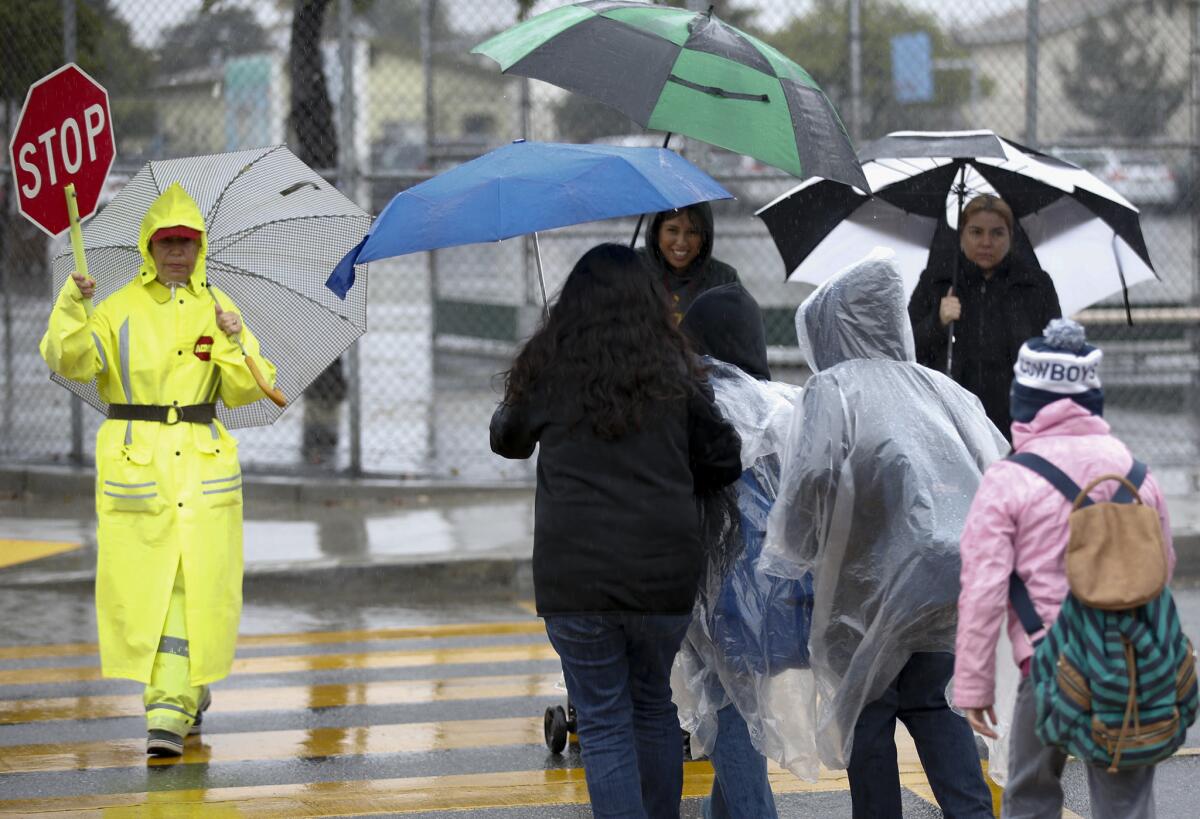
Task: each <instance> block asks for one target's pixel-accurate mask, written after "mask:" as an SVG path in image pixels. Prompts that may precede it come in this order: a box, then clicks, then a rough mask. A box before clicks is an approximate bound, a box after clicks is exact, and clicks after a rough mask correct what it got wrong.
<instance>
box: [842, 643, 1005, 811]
mask: <svg viewBox="0 0 1200 819" xmlns="http://www.w3.org/2000/svg"><path fill="white" fill-rule="evenodd" d="M953 674H954V655H953V654H948V653H944V652H937V653H932V652H919V653H917V654H914V655H912V657H910V658H909V660H908V662H907V663H905V665H904V668H903V669H901V671H900V675H899V676H898V677H896V679H895V680H894V681H893V682H892V684H891V685H890V686H888V688H887V690H886V691H884V693H883V696H882V697H880V698H879V699H877V700H875V701H874V702H871V703H868V704H867V706H866V707H865V708H863V711H862V714H860V715H859V717H858V722H857V723H855V726H854V747H853V748H852V749H851V753H850V766H849V769H848V770H847V773H848V774H849V779H850V798H851V800H852V801H853V804H854V817H855V819H860V817H861V819H892V818H893V817H894V819H901V817H902V812H901V809H900V768H899V763H898V762H897V760H896V720H897V719H899V720H900V721H901V722H903V723H904V727H905V728H907V729H908V733H909V734H910V735H911V736H912V738H913V741H914V742H915V743H916V746H917V754H918V755H920V757H921V765H922V766H923V767H924V768H925V775H926V777H928V779H929V784H930V786H931V787H932V788H933V795H934V796H935V797H937V801H938V805H939V806H940V807H941V809H942V813H943V814H945V816H946V817H947V819H960V817H978V819H992V796H991V793H990V792H989V791H988V786H987V783H986V782H985V781H984V779H983V768H982V767H981V766H980V764H979V752H978V750H976V747H975V736H974V734H973V733H972V732H971V726H969V725H968V724H967V721H966V720H965V719H964V718H962V717H960V716H959V715H958V714H956V713H954V712H953V711H951V710H950V705H949V704H948V703H947V702H946V685H947V683H949V682H950V677H951V676H952V675H953Z"/></svg>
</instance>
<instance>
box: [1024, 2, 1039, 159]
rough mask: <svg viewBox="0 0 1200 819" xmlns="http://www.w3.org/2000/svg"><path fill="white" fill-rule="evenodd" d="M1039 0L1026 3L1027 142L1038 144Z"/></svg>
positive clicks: (1027, 143) (1030, 145) (1035, 145)
mask: <svg viewBox="0 0 1200 819" xmlns="http://www.w3.org/2000/svg"><path fill="white" fill-rule="evenodd" d="M1038 36H1039V26H1038V0H1026V5H1025V144H1026V145H1028V146H1029V147H1031V148H1036V147H1037V144H1038V136H1037V133H1038V121H1037V109H1038Z"/></svg>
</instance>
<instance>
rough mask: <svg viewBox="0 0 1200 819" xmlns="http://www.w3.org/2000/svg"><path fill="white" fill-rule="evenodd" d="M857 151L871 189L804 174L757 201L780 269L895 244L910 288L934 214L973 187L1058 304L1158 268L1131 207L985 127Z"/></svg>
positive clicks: (942, 218)
mask: <svg viewBox="0 0 1200 819" xmlns="http://www.w3.org/2000/svg"><path fill="white" fill-rule="evenodd" d="M859 159H860V160H861V161H862V163H863V173H864V174H865V175H866V177H867V181H868V183H869V184H870V187H871V191H872V192H873V193H872V194H868V193H865V192H863V191H861V190H858V189H856V188H853V187H851V186H849V185H844V184H841V183H839V182H832V181H830V180H827V179H820V178H816V177H812V178H809V179H806V180H805V181H804V182H801V183H800V184H799V185H797V186H796V187H795V188H793V189H792V190H790V191H788V192H787V193H785V194H783V195H782V196H780V197H779V198H778V199H776V200H775V201H774V202H771V203H770V204H768V205H766V206H765V207H763V208H761V209H760V210H759V211H758V216H759V217H761V218H762V220H763V221H764V222H765V223H766V225H767V228H768V230H770V232H771V237H772V238H773V239H774V240H775V245H776V247H778V248H779V253H780V255H781V256H782V257H783V261H784V264H785V265H786V267H787V271H788V279H789V280H794V281H804V282H809V283H812V284H820V283H821V282H823V281H824V280H825V279H826V278H828V277H829V276H831V275H832V274H834V273H836V272H837V271H838V270H841V269H842V268H844V267H846V266H847V265H849V264H852V263H853V262H855V261H857V260H858V259H860V258H861V257H862V255H863V253H865V252H866V251H868V250H870V248H871V247H873V246H876V245H878V246H883V247H888V248H891V249H892V250H893V251H894V252H895V254H896V258H897V262H898V263H899V265H900V270H901V275H902V276H903V277H904V282H905V285H906V287H907V289H908V292H909V293H911V292H912V291H913V289H914V288H915V287H916V285H917V279H918V278H919V276H920V274H921V271H922V270H923V269H924V268H925V266H926V264H927V263H928V262H929V251H930V245H931V243H932V242H933V239H934V235H935V232H936V231H937V230H938V226H939V224H940V225H942V226H945V225H947V224H949V225H950V227H951V228H956V227H957V217H958V209H959V208H960V207H961V206H962V203H963V202H964V201H966V200H969V199H971V198H972V197H974V196H976V195H978V194H982V193H990V194H994V195H997V196H999V197H1000V198H1002V199H1003V200H1004V201H1005V202H1007V203H1008V205H1009V207H1010V208H1012V211H1013V215H1014V216H1015V217H1016V219H1017V222H1018V224H1019V226H1020V228H1021V231H1022V232H1023V233H1024V235H1025V237H1027V238H1028V241H1029V244H1030V245H1031V247H1032V252H1034V253H1035V254H1036V255H1037V260H1038V263H1039V264H1040V265H1041V267H1042V269H1043V270H1045V271H1046V272H1047V273H1049V274H1050V278H1051V279H1052V280H1053V281H1054V286H1055V289H1056V290H1057V292H1058V299H1059V303H1060V304H1061V305H1062V311H1063V315H1071V314H1072V313H1075V312H1076V311H1078V310H1081V309H1083V308H1084V307H1087V306H1088V305H1090V304H1093V303H1095V302H1097V301H1100V300H1101V299H1103V298H1106V297H1107V296H1110V295H1112V294H1114V293H1118V292H1121V291H1122V290H1123V289H1125V288H1127V287H1129V286H1131V285H1134V284H1137V283H1139V282H1144V281H1150V280H1155V279H1157V274H1156V273H1155V272H1154V268H1153V266H1152V265H1151V263H1150V253H1149V251H1148V250H1147V249H1146V241H1145V239H1144V238H1143V236H1142V229H1141V225H1140V222H1139V218H1138V217H1139V214H1138V209H1137V208H1136V207H1134V206H1133V205H1132V204H1131V203H1130V202H1129V201H1128V200H1127V199H1125V198H1124V197H1123V196H1121V194H1119V193H1117V192H1116V191H1115V190H1113V189H1112V188H1111V187H1109V186H1108V185H1107V184H1105V183H1104V182H1103V181H1101V180H1100V179H1098V178H1097V177H1095V176H1094V175H1092V174H1091V173H1089V172H1088V171H1085V170H1083V169H1082V168H1077V167H1076V166H1074V165H1072V164H1070V163H1068V162H1064V161H1063V160H1061V159H1058V158H1056V157H1052V156H1049V155H1047V154H1044V153H1041V152H1040V151H1036V150H1033V149H1031V148H1026V147H1024V146H1021V145H1018V144H1017V143H1015V142H1012V141H1011V140H1007V139H1004V138H1003V137H999V136H997V135H996V134H994V133H992V132H991V131H986V130H979V131H949V132H936V131H900V132H896V133H892V134H888V135H887V136H886V137H883V138H882V139H879V140H877V141H875V142H873V143H871V144H869V145H866V146H864V147H863V149H862V150H861V151H859ZM1014 249H1015V245H1014ZM956 258H957V257H956Z"/></svg>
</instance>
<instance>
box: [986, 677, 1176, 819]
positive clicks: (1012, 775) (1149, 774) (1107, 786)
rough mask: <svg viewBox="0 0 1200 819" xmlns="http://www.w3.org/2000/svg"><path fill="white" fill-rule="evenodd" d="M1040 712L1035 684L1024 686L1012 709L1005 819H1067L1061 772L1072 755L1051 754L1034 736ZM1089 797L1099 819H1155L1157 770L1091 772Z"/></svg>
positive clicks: (1091, 768) (1028, 682) (1090, 769)
mask: <svg viewBox="0 0 1200 819" xmlns="http://www.w3.org/2000/svg"><path fill="white" fill-rule="evenodd" d="M1036 721H1037V706H1036V704H1035V703H1034V700H1033V683H1032V681H1031V680H1030V678H1029V677H1026V678H1025V679H1023V680H1021V687H1020V688H1019V689H1017V704H1016V707H1014V708H1013V721H1012V734H1011V737H1010V738H1009V744H1008V784H1007V786H1006V787H1005V788H1004V808H1003V812H1002V813H1001V816H1003V817H1004V819H1042V817H1055V819H1057V817H1060V816H1062V808H1063V792H1062V781H1061V780H1062V772H1063V765H1065V764H1066V761H1067V755H1066V754H1064V753H1063V752H1062V751H1060V750H1059V749H1058V748H1048V747H1046V746H1045V745H1043V744H1042V741H1041V740H1040V739H1038V737H1037V733H1036V732H1035V731H1034V725H1035V723H1036ZM1087 780H1088V793H1089V794H1090V795H1091V808H1092V811H1091V813H1092V816H1093V817H1094V818H1095V819H1154V815H1155V814H1154V766H1153V765H1151V766H1148V767H1145V768H1130V769H1127V770H1124V771H1120V772H1118V773H1115V774H1110V773H1109V772H1108V771H1107V770H1105V769H1104V768H1100V767H1097V766H1095V765H1088V766H1087Z"/></svg>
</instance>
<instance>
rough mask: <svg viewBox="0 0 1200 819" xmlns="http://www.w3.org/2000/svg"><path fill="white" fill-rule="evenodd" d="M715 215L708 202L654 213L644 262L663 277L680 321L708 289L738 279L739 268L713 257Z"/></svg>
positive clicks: (672, 309) (643, 256)
mask: <svg viewBox="0 0 1200 819" xmlns="http://www.w3.org/2000/svg"><path fill="white" fill-rule="evenodd" d="M712 248H713V216H712V208H711V207H709V205H708V203H707V202H701V203H699V204H696V205H689V206H687V207H685V208H679V209H678V210H666V211H662V212H661V213H657V214H655V215H654V218H653V219H651V220H650V229H649V230H647V231H646V246H645V247H644V248H642V250H641V251H639V254H638V255H639V256H641V258H642V262H643V263H645V264H646V266H647V267H649V269H650V271H651V272H652V273H653V275H655V276H656V277H658V278H659V280H660V281H661V282H662V284H663V287H664V288H665V289H666V291H667V295H668V297H669V299H670V303H671V311H672V313H674V315H675V321H676V322H677V323H678V322H679V321H682V320H683V314H684V313H686V312H687V310H688V307H690V306H691V304H692V302H693V301H695V299H696V297H697V296H699V295H700V294H701V293H703V292H704V291H705V290H710V289H712V288H714V287H718V286H719V285H722V284H729V283H730V282H736V281H737V280H738V275H737V271H736V270H734V269H733V267H731V266H730V265H727V264H725V262H722V261H720V260H718V259H714V258H713V257H712Z"/></svg>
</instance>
